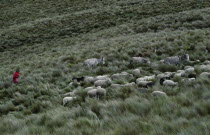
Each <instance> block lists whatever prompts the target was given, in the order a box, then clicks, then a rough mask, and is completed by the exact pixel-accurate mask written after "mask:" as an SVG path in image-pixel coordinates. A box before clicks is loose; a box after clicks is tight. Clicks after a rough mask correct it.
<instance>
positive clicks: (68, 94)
mask: <svg viewBox="0 0 210 135" xmlns="http://www.w3.org/2000/svg"><path fill="white" fill-rule="evenodd" d="M63 95H64V96H74V95H75V91H72V92H68V93H65V94H63Z"/></svg>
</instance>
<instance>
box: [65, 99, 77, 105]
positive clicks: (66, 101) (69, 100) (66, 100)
mask: <svg viewBox="0 0 210 135" xmlns="http://www.w3.org/2000/svg"><path fill="white" fill-rule="evenodd" d="M74 99H76V97H65V98H63V106H65V105H66V104H67V103H68V102H71V101H73V100H74Z"/></svg>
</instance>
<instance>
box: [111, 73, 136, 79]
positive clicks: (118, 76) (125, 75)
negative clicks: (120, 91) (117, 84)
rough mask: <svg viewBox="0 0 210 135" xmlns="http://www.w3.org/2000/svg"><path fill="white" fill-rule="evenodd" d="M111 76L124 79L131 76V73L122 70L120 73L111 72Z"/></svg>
mask: <svg viewBox="0 0 210 135" xmlns="http://www.w3.org/2000/svg"><path fill="white" fill-rule="evenodd" d="M111 78H112V80H124V79H131V78H133V75H132V74H129V73H127V72H122V73H117V74H113V75H112V77H111Z"/></svg>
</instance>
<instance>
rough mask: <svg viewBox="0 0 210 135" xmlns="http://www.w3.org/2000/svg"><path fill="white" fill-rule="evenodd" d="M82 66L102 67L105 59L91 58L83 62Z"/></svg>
mask: <svg viewBox="0 0 210 135" xmlns="http://www.w3.org/2000/svg"><path fill="white" fill-rule="evenodd" d="M83 64H84V65H85V66H87V67H93V66H97V65H98V64H102V65H103V64H105V59H104V57H101V58H100V59H96V58H91V59H87V60H85V61H84V63H83Z"/></svg>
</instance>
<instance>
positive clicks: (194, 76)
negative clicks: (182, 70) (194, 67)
mask: <svg viewBox="0 0 210 135" xmlns="http://www.w3.org/2000/svg"><path fill="white" fill-rule="evenodd" d="M188 78H195V79H196V74H189V75H188Z"/></svg>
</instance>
